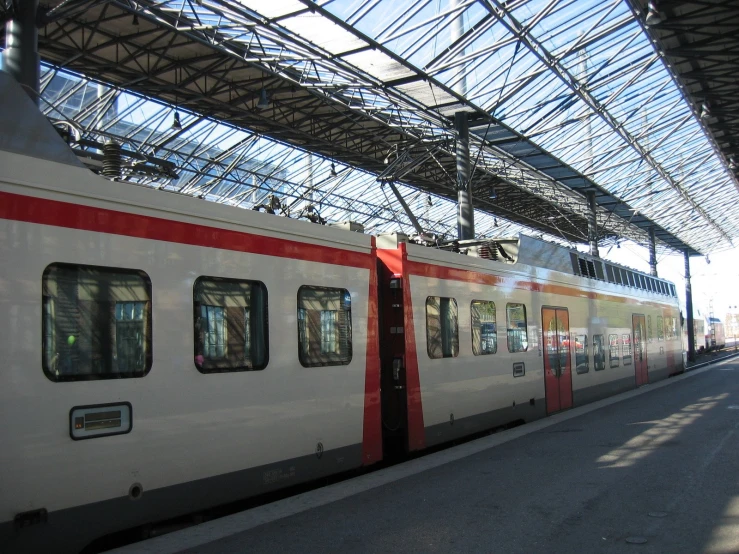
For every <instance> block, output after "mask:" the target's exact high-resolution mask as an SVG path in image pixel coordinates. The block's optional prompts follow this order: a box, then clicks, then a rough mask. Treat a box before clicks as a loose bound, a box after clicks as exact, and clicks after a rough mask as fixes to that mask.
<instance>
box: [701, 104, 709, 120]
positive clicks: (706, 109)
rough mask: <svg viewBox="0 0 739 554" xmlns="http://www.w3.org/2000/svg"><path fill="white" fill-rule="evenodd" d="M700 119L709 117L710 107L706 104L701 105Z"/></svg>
mask: <svg viewBox="0 0 739 554" xmlns="http://www.w3.org/2000/svg"><path fill="white" fill-rule="evenodd" d="M700 117H701V119H708V118H709V117H711V107H710V106H709V105H708V104H707V103H705V102H704V103H703V104H701V116H700Z"/></svg>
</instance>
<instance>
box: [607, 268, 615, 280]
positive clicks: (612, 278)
mask: <svg viewBox="0 0 739 554" xmlns="http://www.w3.org/2000/svg"><path fill="white" fill-rule="evenodd" d="M606 276H607V277H608V282H609V283H615V282H616V279H615V278H614V277H613V266H611V265H608V264H606Z"/></svg>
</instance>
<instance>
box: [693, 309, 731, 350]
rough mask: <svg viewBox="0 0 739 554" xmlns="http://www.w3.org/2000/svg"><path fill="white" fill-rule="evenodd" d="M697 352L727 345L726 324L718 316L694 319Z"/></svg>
mask: <svg viewBox="0 0 739 554" xmlns="http://www.w3.org/2000/svg"><path fill="white" fill-rule="evenodd" d="M693 328H694V330H695V331H694V332H695V334H694V337H695V343H694V348H695V351H696V352H703V351H706V352H710V351H712V350H721V349H722V348H724V347H726V333H725V332H724V324H723V322H722V321H721V320H720V319H719V318H717V317H709V316H706V317H697V318H696V319H694V320H693Z"/></svg>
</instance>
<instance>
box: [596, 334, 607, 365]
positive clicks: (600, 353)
mask: <svg viewBox="0 0 739 554" xmlns="http://www.w3.org/2000/svg"><path fill="white" fill-rule="evenodd" d="M593 368H594V369H595V371H601V370H603V369H605V368H606V348H605V345H604V344H603V335H593Z"/></svg>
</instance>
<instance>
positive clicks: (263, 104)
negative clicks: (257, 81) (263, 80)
mask: <svg viewBox="0 0 739 554" xmlns="http://www.w3.org/2000/svg"><path fill="white" fill-rule="evenodd" d="M269 107H270V106H269V98H268V97H267V91H266V90H264V87H262V90H261V91H260V93H259V102H257V108H259V109H260V110H266V109H267V108H269Z"/></svg>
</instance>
